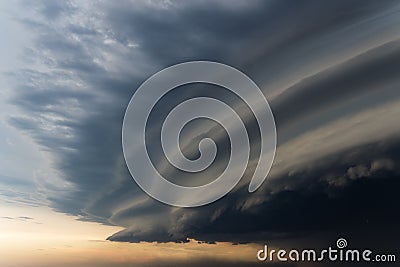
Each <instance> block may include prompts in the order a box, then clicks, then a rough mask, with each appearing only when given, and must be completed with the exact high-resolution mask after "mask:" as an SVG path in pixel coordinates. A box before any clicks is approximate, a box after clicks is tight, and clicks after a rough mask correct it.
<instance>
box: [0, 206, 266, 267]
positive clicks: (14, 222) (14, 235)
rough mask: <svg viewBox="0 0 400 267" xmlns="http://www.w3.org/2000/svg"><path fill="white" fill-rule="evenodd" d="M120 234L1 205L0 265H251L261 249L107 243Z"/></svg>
mask: <svg viewBox="0 0 400 267" xmlns="http://www.w3.org/2000/svg"><path fill="white" fill-rule="evenodd" d="M25 217H30V218H32V219H28V218H25ZM121 229H122V228H120V227H116V226H106V225H101V224H98V223H93V222H82V221H78V220H77V218H76V217H73V216H68V215H65V214H62V213H58V212H55V211H52V210H51V209H49V208H47V207H32V206H27V205H21V204H15V203H13V204H8V203H4V202H0V266H2V267H39V266H40V267H44V266H82V267H84V266H85V267H86V266H99V265H103V264H104V265H105V266H106V265H112V266H114V265H116V266H125V264H130V263H131V264H138V265H141V264H146V263H154V262H157V261H162V262H165V261H187V260H193V259H204V258H209V257H210V256H212V258H213V259H216V260H218V259H220V260H226V259H229V260H232V261H255V259H256V257H255V253H256V252H257V250H258V249H259V246H257V245H254V244H248V245H237V246H233V245H231V244H230V243H217V244H198V243H197V242H196V241H194V240H193V241H191V242H189V243H186V244H177V243H164V244H157V243H135V244H134V243H119V242H110V241H106V238H107V237H108V236H110V235H111V234H113V233H115V232H117V231H119V230H121ZM210 251H212V253H211V254H210Z"/></svg>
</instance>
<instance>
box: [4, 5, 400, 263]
mask: <svg viewBox="0 0 400 267" xmlns="http://www.w3.org/2000/svg"><path fill="white" fill-rule="evenodd" d="M399 25H400V4H399V2H398V1H389V0H388V1H369V0H367V1H357V0H350V1H329V2H326V1H324V2H322V1H314V0H309V1H286V0H283V1H282V0H279V1H278V0H268V1H257V0H252V1H242V0H238V1H227V0H219V1H203V0H201V1H153V0H148V1H117V2H115V1H94V0H91V1H44V0H38V1H25V0H21V1H12V2H11V1H9V2H6V1H1V2H0V34H1V35H0V36H1V40H0V58H1V61H0V86H1V89H0V265H1V266H5V267H11V266H18V267H20V266H24V267H25V266H26V267H36V266H77V267H78V266H79V267H86V266H89V267H90V266H121V267H122V266H177V265H178V266H179V265H181V266H186V265H187V264H188V263H189V262H190V263H191V264H192V265H194V266H204V265H215V264H218V265H221V266H223V265H224V264H226V265H229V266H253V265H257V261H256V252H257V250H258V249H260V247H262V246H263V244H265V243H268V244H271V246H273V247H307V246H308V247H310V246H316V247H319V246H328V245H330V244H332V243H334V242H335V241H336V239H337V238H339V237H342V236H345V237H347V240H348V242H350V243H351V244H352V245H354V246H357V245H358V246H363V247H365V246H368V247H372V248H376V250H378V251H383V252H385V251H386V252H396V251H398V246H399V241H398V240H399V237H400V232H399V228H398V225H399V223H400V216H399V214H398V212H397V210H398V203H400V202H399V201H400V198H399V194H398V188H399V185H400V181H399V175H400V169H399V167H398V166H400V165H399V164H400V124H399V123H398V118H399V117H400V88H399V87H400V76H399V75H398V74H399V71H400V27H399ZM194 60H208V61H215V62H220V63H224V64H227V65H230V66H233V67H235V68H237V69H238V70H240V71H242V72H244V73H245V74H246V75H248V76H249V77H250V78H251V79H252V80H253V81H254V82H255V83H256V84H257V85H258V86H259V87H260V89H261V90H262V92H263V94H264V95H265V97H266V99H267V100H268V102H269V104H270V106H271V109H272V112H273V114H274V118H275V123H276V128H277V150H276V155H275V159H274V162H273V165H272V168H271V171H270V173H269V174H268V177H267V179H266V181H265V182H264V183H263V184H262V186H261V187H260V188H259V189H258V190H257V191H256V192H254V193H252V194H249V192H248V191H247V187H248V183H249V181H250V178H251V175H252V173H253V172H254V169H255V165H256V164H257V162H258V155H257V151H258V150H257V146H258V145H259V144H260V132H259V131H258V130H257V123H256V121H255V119H254V116H252V115H251V114H250V112H249V110H248V108H247V107H246V106H245V105H244V103H243V101H242V100H240V99H238V97H237V96H235V95H232V94H230V93H229V92H227V90H224V89H223V88H220V87H218V86H211V85H204V84H202V85H199V84H195V85H187V86H182V87H179V88H176V89H175V90H173V91H172V92H171V93H170V94H168V95H166V96H165V98H164V99H163V100H161V101H160V103H157V106H156V110H155V111H154V113H153V114H151V116H150V118H149V122H148V125H149V127H148V128H149V129H148V134H147V133H146V134H147V135H146V138H147V139H148V140H149V141H150V142H149V147H148V149H149V153H150V155H151V156H153V162H154V164H155V165H156V166H157V168H158V169H159V170H160V171H161V172H163V173H165V175H167V176H168V177H169V178H168V179H170V180H171V181H174V182H176V183H178V184H184V185H197V184H204V183H207V182H209V181H212V180H213V179H214V177H216V176H217V175H218V173H221V172H222V171H223V170H224V168H225V167H226V162H227V158H228V155H229V140H228V138H227V136H226V135H224V133H223V130H222V129H221V127H220V126H218V125H217V124H215V123H213V122H212V121H208V120H199V121H195V122H193V123H190V124H188V125H187V126H186V127H185V128H184V129H183V131H182V136H181V138H180V141H181V145H182V151H183V152H184V154H185V155H188V156H189V158H190V157H192V158H195V157H196V155H198V143H199V141H200V140H201V138H203V137H204V136H205V135H207V136H209V137H211V138H213V139H214V140H216V143H217V144H218V148H219V150H218V152H219V153H220V154H219V156H217V158H216V159H215V161H214V162H213V164H212V166H210V168H209V169H207V170H205V171H203V172H201V173H198V174H193V175H192V176H191V177H190V175H188V174H187V173H185V172H182V171H180V170H176V169H174V168H173V166H172V165H171V164H170V163H169V162H168V160H167V159H166V157H165V156H164V155H163V154H160V153H158V152H159V151H160V149H159V146H160V138H159V136H160V127H161V124H162V121H163V119H165V116H166V115H167V114H168V111H169V110H171V109H172V108H173V107H174V106H176V105H177V104H179V103H180V102H182V101H184V100H185V99H188V98H192V97H195V96H209V97H214V98H217V99H221V100H223V101H224V102H225V103H228V104H229V105H230V106H231V107H233V108H234V109H235V110H236V111H238V113H240V114H239V115H240V116H241V118H243V122H244V123H245V125H246V128H247V130H248V132H249V136H250V141H251V144H252V148H251V151H250V162H249V164H248V166H247V169H246V171H245V174H244V176H243V179H242V180H241V182H240V183H239V184H238V185H237V186H236V187H235V188H234V189H233V191H232V192H230V193H229V194H228V195H226V196H225V197H223V198H222V199H220V200H218V201H216V202H214V203H212V204H209V205H206V206H203V207H198V208H177V207H171V206H168V205H165V204H163V203H160V202H158V201H156V200H154V199H152V198H151V197H149V196H148V195H146V194H145V193H144V192H143V191H142V190H141V189H140V188H139V187H138V185H137V184H136V183H135V181H134V180H133V179H132V177H131V175H130V173H129V171H128V169H127V167H126V163H125V160H124V157H123V153H122V144H121V142H122V141H121V130H122V121H123V117H124V112H125V109H126V107H127V105H128V103H129V100H130V98H131V97H132V95H133V94H134V92H135V90H136V89H137V88H138V87H139V86H140V84H141V83H142V82H144V81H145V80H146V79H147V78H148V77H150V76H151V75H153V74H154V73H156V72H158V71H160V70H162V69H163V68H166V67H169V66H172V65H174V64H177V63H182V62H187V61H194ZM216 174H217V175H216ZM21 255H24V256H23V257H21ZM285 265H288V266H292V265H290V264H285ZM294 266H306V265H304V264H298V265H294ZM321 266H322V265H321ZM387 266H389V265H387Z"/></svg>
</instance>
